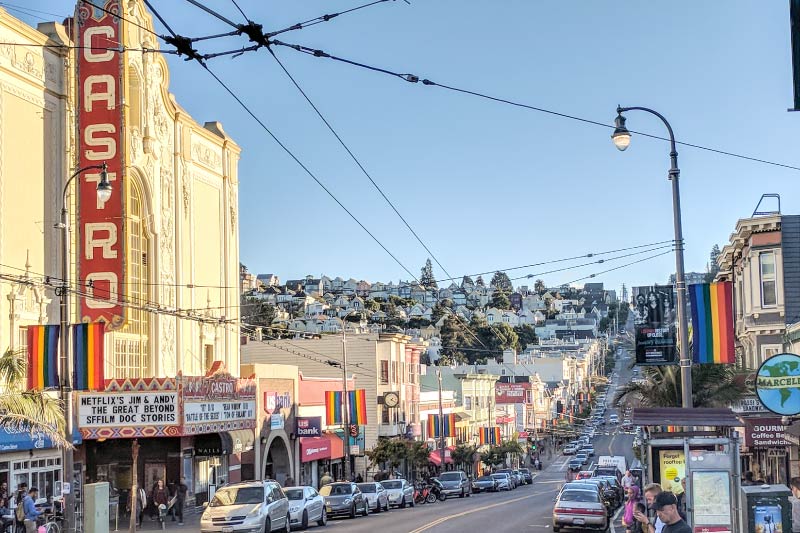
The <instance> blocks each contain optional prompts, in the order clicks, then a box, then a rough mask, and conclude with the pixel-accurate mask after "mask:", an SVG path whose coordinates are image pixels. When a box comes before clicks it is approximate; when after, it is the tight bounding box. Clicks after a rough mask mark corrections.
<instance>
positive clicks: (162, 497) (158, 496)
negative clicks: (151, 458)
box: [150, 479, 169, 517]
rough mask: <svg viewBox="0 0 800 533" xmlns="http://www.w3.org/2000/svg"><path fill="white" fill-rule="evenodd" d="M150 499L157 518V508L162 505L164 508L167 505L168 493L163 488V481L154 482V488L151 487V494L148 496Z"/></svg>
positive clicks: (159, 512) (158, 511)
mask: <svg viewBox="0 0 800 533" xmlns="http://www.w3.org/2000/svg"><path fill="white" fill-rule="evenodd" d="M150 499H151V500H152V502H153V506H154V507H155V513H156V517H158V516H159V515H160V514H161V511H160V509H159V508H160V507H161V506H162V505H163V506H164V507H166V506H167V505H169V493H168V492H167V488H166V487H165V486H164V481H163V480H161V479H159V480H158V481H156V486H155V487H153V493H152V494H151V495H150Z"/></svg>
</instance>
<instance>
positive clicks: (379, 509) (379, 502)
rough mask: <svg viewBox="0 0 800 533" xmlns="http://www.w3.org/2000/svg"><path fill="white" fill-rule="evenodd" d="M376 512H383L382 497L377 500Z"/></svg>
mask: <svg viewBox="0 0 800 533" xmlns="http://www.w3.org/2000/svg"><path fill="white" fill-rule="evenodd" d="M375 512H376V513H380V512H381V500H380V498H379V499H377V500H375Z"/></svg>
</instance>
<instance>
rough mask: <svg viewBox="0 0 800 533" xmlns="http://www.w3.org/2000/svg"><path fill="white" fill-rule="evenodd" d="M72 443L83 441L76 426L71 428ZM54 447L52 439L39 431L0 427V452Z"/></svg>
mask: <svg viewBox="0 0 800 533" xmlns="http://www.w3.org/2000/svg"><path fill="white" fill-rule="evenodd" d="M72 442H73V444H80V443H82V442H83V439H82V438H81V432H80V430H79V429H78V428H77V427H76V428H74V429H73V430H72ZM48 448H55V446H54V445H53V441H51V440H50V439H48V438H47V437H45V436H44V435H42V434H41V433H33V434H31V433H29V432H28V431H14V430H12V429H9V428H7V427H2V428H0V452H15V451H24V450H44V449H48Z"/></svg>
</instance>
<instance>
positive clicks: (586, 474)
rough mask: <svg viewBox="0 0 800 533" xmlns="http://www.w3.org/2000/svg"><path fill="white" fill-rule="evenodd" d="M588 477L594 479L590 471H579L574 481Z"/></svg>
mask: <svg viewBox="0 0 800 533" xmlns="http://www.w3.org/2000/svg"><path fill="white" fill-rule="evenodd" d="M590 477H594V472H592V471H590V470H581V471H580V472H578V473H577V475H576V476H575V479H589V478H590Z"/></svg>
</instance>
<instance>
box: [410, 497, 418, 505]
mask: <svg viewBox="0 0 800 533" xmlns="http://www.w3.org/2000/svg"><path fill="white" fill-rule="evenodd" d="M416 505H417V502H415V501H414V498H411V507H416Z"/></svg>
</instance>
